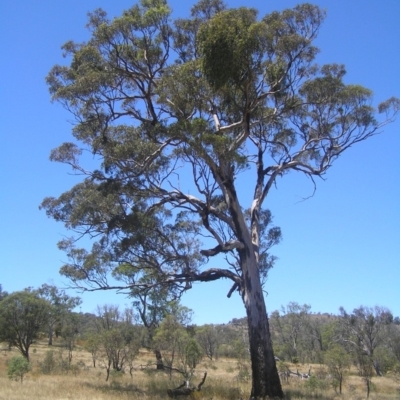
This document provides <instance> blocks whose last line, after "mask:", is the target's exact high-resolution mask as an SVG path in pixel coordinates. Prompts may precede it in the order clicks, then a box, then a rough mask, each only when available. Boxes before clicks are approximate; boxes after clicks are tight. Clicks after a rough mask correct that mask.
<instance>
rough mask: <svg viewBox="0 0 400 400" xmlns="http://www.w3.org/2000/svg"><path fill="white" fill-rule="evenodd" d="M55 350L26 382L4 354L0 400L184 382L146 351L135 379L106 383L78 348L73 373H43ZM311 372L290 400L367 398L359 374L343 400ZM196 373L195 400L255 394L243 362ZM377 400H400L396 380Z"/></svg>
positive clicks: (35, 355) (61, 399)
mask: <svg viewBox="0 0 400 400" xmlns="http://www.w3.org/2000/svg"><path fill="white" fill-rule="evenodd" d="M49 348H51V349H52V350H53V351H54V354H55V356H56V358H57V357H58V358H59V357H60V356H61V355H62V356H63V357H65V356H66V352H65V351H64V352H62V349H60V348H59V347H57V345H55V346H52V347H49V346H47V345H46V344H45V342H39V343H37V344H35V345H34V346H33V347H32V349H31V352H30V354H31V363H32V366H33V368H32V371H31V372H30V373H29V374H28V375H27V376H26V377H25V378H24V381H23V383H22V384H21V383H20V382H16V381H11V380H10V379H8V376H7V366H6V361H7V360H9V359H10V358H12V357H13V356H15V355H19V353H18V352H17V351H16V350H12V351H4V350H3V351H1V354H0V400H24V399H27V400H28V399H29V400H39V399H40V400H42V399H52V400H67V399H68V400H69V399H71V400H114V399H115V400H117V399H118V400H124V399H131V400H132V399H141V400H159V399H160V400H161V399H166V398H168V396H167V393H166V391H167V389H172V388H175V387H177V386H178V385H179V384H181V383H182V381H183V379H182V377H181V376H180V375H173V376H172V379H171V380H170V379H169V376H168V374H166V373H165V372H157V371H155V370H154V369H153V368H146V367H145V366H146V365H147V364H148V363H152V362H154V360H153V356H152V355H151V354H149V353H147V352H145V351H143V352H141V353H140V355H139V357H138V359H137V360H136V363H135V370H134V371H133V377H132V378H131V376H130V375H129V373H126V374H111V376H110V379H109V381H108V382H105V376H106V374H105V370H104V369H102V368H101V366H100V365H99V366H97V367H96V368H93V365H92V360H91V356H90V354H89V353H87V352H86V351H84V350H83V349H82V348H80V347H79V346H78V348H77V349H76V350H75V351H74V353H73V360H72V365H75V366H76V367H75V368H74V369H73V371H69V372H68V373H65V372H64V373H61V372H55V373H52V374H43V373H42V372H41V371H40V368H39V363H40V362H42V361H43V359H44V357H45V354H46V352H47V351H48V350H49ZM309 367H310V366H309V365H304V366H303V365H298V366H291V369H292V370H296V369H298V370H299V371H300V372H307V371H308V369H309ZM311 368H312V369H311V373H312V374H315V376H316V377H318V378H317V379H316V380H314V383H317V384H314V385H312V384H310V382H311V381H307V380H299V379H297V378H291V379H290V380H289V383H284V385H283V388H284V392H285V395H286V399H288V400H297V399H321V400H338V399H346V400H347V399H348V400H361V399H365V398H366V391H365V386H364V384H363V382H362V380H361V378H360V377H359V376H357V374H356V371H351V372H350V375H349V376H348V377H347V379H346V382H345V384H344V388H343V394H342V396H339V395H338V394H336V393H335V391H334V390H333V388H332V387H331V385H330V382H329V379H326V373H325V372H324V368H323V366H318V365H312V366H311ZM197 371H198V372H197V374H196V376H195V377H194V378H193V379H192V382H191V384H193V385H197V384H198V383H199V382H200V381H201V379H202V377H203V373H204V371H207V372H208V376H207V380H206V382H205V384H204V386H203V388H202V390H201V391H200V392H196V393H194V394H193V395H192V396H191V398H192V399H205V400H239V399H247V398H248V397H249V392H250V381H249V380H248V379H247V380H246V374H242V377H241V378H240V377H239V370H238V363H237V361H236V360H234V359H219V360H217V361H210V360H208V359H203V362H202V363H201V364H200V366H199V367H198V368H197ZM372 387H373V390H372V392H371V394H370V399H372V400H389V399H400V390H399V388H400V382H396V380H395V379H392V378H391V377H381V378H378V377H376V378H373V379H372Z"/></svg>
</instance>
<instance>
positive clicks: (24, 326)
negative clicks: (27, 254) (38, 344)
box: [0, 289, 49, 361]
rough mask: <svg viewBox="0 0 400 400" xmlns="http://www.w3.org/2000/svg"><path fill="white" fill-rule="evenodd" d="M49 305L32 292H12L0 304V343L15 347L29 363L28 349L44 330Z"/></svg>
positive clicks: (27, 290)
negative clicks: (3, 342) (4, 342)
mask: <svg viewBox="0 0 400 400" xmlns="http://www.w3.org/2000/svg"><path fill="white" fill-rule="evenodd" d="M48 316H49V303H48V302H47V301H46V300H44V299H42V298H40V297H39V296H38V294H37V293H36V292H34V291H31V290H29V289H26V290H24V291H20V292H14V293H12V294H10V295H8V296H7V297H5V298H4V299H3V300H2V301H1V302H0V341H6V342H7V343H8V344H9V345H10V346H14V347H16V348H17V349H18V350H19V352H20V353H21V354H22V355H23V356H24V357H25V358H26V359H27V360H28V361H29V348H30V346H31V344H32V343H33V340H34V339H35V338H36V337H37V335H38V333H39V332H40V331H41V330H42V329H44V328H45V326H46V324H47V318H48Z"/></svg>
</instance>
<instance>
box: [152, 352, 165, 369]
mask: <svg viewBox="0 0 400 400" xmlns="http://www.w3.org/2000/svg"><path fill="white" fill-rule="evenodd" d="M154 354H155V355H156V363H157V369H164V362H163V359H162V355H161V351H160V350H158V349H156V350H154Z"/></svg>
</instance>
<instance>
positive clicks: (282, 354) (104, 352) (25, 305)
mask: <svg viewBox="0 0 400 400" xmlns="http://www.w3.org/2000/svg"><path fill="white" fill-rule="evenodd" d="M0 293H1V296H0V341H3V342H4V343H5V344H6V345H7V346H8V347H15V348H16V349H18V350H19V352H20V353H21V355H22V356H23V357H24V358H25V359H26V360H27V361H28V362H29V349H30V346H31V344H32V343H33V342H34V341H35V340H38V339H42V340H43V339H44V338H47V344H48V346H49V349H51V348H52V346H53V336H55V337H56V340H57V344H58V345H59V346H61V347H62V348H63V349H64V350H66V354H67V356H66V357H65V359H64V367H65V368H66V369H67V370H68V368H69V367H71V365H72V360H73V351H74V349H75V346H76V342H77V340H79V342H80V344H81V345H83V346H84V348H85V349H86V350H87V351H88V352H89V353H90V354H91V355H92V360H93V367H95V368H101V369H104V370H105V374H106V380H108V378H109V375H110V373H120V372H121V373H122V372H129V373H130V374H131V375H132V373H133V370H134V362H135V359H136V357H137V355H138V353H139V349H144V350H147V351H150V352H153V353H154V355H155V357H154V362H150V363H149V364H148V365H146V366H141V367H144V368H157V369H165V370H166V372H168V373H169V375H170V376H172V374H173V373H179V374H181V375H182V376H183V377H184V378H185V379H186V380H190V379H191V377H192V375H193V372H194V371H195V369H196V366H197V364H198V363H199V362H200V361H201V360H202V359H204V358H206V359H208V360H209V362H212V361H213V360H216V359H218V358H219V357H229V358H234V359H237V360H238V365H239V371H241V373H242V374H243V376H247V375H250V373H249V369H248V364H246V363H247V362H248V361H249V360H250V352H249V348H248V328H247V321H246V318H238V319H233V320H232V321H230V322H229V323H227V324H205V325H201V326H197V325H193V324H192V323H191V317H192V311H191V310H190V309H188V308H187V307H184V306H183V305H181V304H180V303H179V302H178V301H176V300H174V301H166V300H165V299H164V302H161V300H160V298H159V300H160V301H159V302H158V303H157V304H158V307H159V309H158V315H159V317H158V319H157V321H153V322H154V324H150V325H149V324H146V323H145V322H144V321H143V318H142V317H143V309H142V308H141V306H140V305H139V304H138V303H137V302H135V301H134V302H133V304H134V306H133V307H132V308H127V309H124V310H121V309H120V308H119V307H118V306H114V305H102V306H98V307H97V310H96V313H95V314H90V313H76V312H73V309H74V308H75V307H76V306H78V305H80V304H81V301H80V299H79V298H78V297H70V296H68V295H67V294H66V293H65V292H64V291H63V290H60V289H58V288H56V287H55V286H49V285H42V286H41V287H40V288H39V289H32V288H28V289H25V290H23V291H19V292H14V293H10V294H8V293H7V292H4V291H3V290H1V291H0ZM142 305H143V304H142ZM147 306H149V305H148V304H147ZM150 308H151V307H150ZM141 314H142V315H141ZM145 321H146V320H145ZM269 321H270V325H271V335H272V341H273V347H274V352H275V354H276V357H277V359H278V360H279V364H278V367H279V370H280V372H281V373H282V372H285V370H288V369H289V367H288V365H289V364H290V365H293V364H325V365H326V366H327V367H328V368H329V371H330V372H331V374H332V375H333V376H334V377H335V380H336V382H337V386H338V390H339V391H341V386H342V383H343V380H344V378H345V371H346V370H348V369H349V368H350V366H355V367H357V369H358V371H359V374H360V376H362V377H363V380H364V381H365V384H366V387H367V390H368V391H369V387H370V384H371V379H372V377H373V376H382V375H385V374H388V373H392V374H397V375H400V318H399V317H393V315H392V313H391V312H390V311H389V310H388V309H387V308H385V307H378V306H375V307H373V308H370V307H365V306H360V307H358V308H356V309H354V310H353V311H352V312H347V311H346V310H345V309H344V308H343V307H341V308H340V309H339V313H338V314H337V315H331V314H321V313H318V314H316V313H312V312H311V306H310V305H307V304H304V305H300V304H298V303H296V302H290V303H289V304H288V305H286V306H282V308H281V309H280V310H276V311H274V312H272V313H271V314H270V316H269ZM46 368H47V369H46ZM52 368H55V360H54V354H53V352H52V351H51V350H50V351H49V353H48V357H47V360H46V361H45V362H44V363H43V372H51V370H52ZM21 379H22V378H21Z"/></svg>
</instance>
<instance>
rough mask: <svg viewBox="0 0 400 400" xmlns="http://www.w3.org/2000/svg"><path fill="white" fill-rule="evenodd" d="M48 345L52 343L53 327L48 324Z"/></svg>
mask: <svg viewBox="0 0 400 400" xmlns="http://www.w3.org/2000/svg"><path fill="white" fill-rule="evenodd" d="M48 345H49V346H52V345H53V327H52V326H49V342H48Z"/></svg>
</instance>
